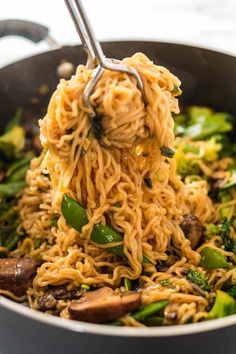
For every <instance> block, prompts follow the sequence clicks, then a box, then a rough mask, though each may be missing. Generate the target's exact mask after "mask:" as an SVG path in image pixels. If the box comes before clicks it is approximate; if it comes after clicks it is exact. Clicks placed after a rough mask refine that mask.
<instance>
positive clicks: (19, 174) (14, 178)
mask: <svg viewBox="0 0 236 354" xmlns="http://www.w3.org/2000/svg"><path fill="white" fill-rule="evenodd" d="M28 169H29V165H26V166H22V167H20V168H19V169H18V170H17V171H15V172H14V173H13V174H12V175H11V176H10V177H8V179H7V182H19V181H24V180H25V176H26V173H27V171H28Z"/></svg>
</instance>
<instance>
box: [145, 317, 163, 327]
mask: <svg viewBox="0 0 236 354" xmlns="http://www.w3.org/2000/svg"><path fill="white" fill-rule="evenodd" d="M142 323H143V324H144V325H145V326H147V327H160V326H163V325H164V317H158V316H155V317H148V318H146V319H145V320H143V321H142Z"/></svg>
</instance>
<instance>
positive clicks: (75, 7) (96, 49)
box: [65, 0, 146, 117]
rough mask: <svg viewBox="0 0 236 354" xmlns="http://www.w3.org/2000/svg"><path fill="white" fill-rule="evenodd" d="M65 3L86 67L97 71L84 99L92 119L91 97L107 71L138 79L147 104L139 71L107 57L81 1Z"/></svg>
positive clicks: (87, 87) (71, 0)
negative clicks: (84, 55)
mask: <svg viewBox="0 0 236 354" xmlns="http://www.w3.org/2000/svg"><path fill="white" fill-rule="evenodd" d="M65 3H66V6H67V8H68V10H69V12H70V15H71V17H72V19H73V22H74V25H75V27H76V29H77V31H78V33H79V36H80V39H81V42H82V45H83V48H84V50H85V51H86V53H87V55H88V60H87V65H86V67H87V68H88V69H95V71H94V73H93V75H92V77H91V79H90V81H89V82H88V83H87V85H86V87H85V90H84V97H83V98H84V103H85V106H86V107H87V108H89V110H90V112H91V113H90V114H91V117H94V116H95V111H94V109H93V107H92V106H91V104H90V101H89V99H90V95H91V93H92V91H93V89H94V87H95V85H96V84H97V82H98V80H99V78H100V77H101V75H102V73H103V71H104V70H105V69H108V70H112V71H120V72H124V73H127V74H129V75H132V76H133V77H134V78H135V79H136V81H137V86H138V88H139V89H140V91H141V92H142V96H143V100H144V102H145V103H146V96H145V92H144V87H143V82H142V79H141V77H140V75H139V74H138V72H137V70H136V69H134V68H128V67H127V66H125V65H123V64H121V62H120V61H119V60H117V59H110V58H106V57H105V55H104V53H103V50H102V48H101V45H100V43H99V42H98V40H97V39H96V38H95V35H94V32H93V29H92V27H91V24H90V22H89V19H88V17H87V15H86V13H85V10H84V7H83V5H82V2H81V0H65Z"/></svg>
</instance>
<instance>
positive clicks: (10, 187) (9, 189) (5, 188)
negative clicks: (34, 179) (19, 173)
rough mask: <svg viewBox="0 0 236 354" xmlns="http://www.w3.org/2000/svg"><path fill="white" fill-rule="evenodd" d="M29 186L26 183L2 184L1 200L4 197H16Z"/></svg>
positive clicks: (0, 189) (0, 186)
mask: <svg viewBox="0 0 236 354" xmlns="http://www.w3.org/2000/svg"><path fill="white" fill-rule="evenodd" d="M26 186H27V183H26V182H24V181H21V182H12V183H1V184H0V198H4V197H14V196H15V195H16V194H17V193H19V192H20V191H22V190H23V189H24V188H25V187H26Z"/></svg>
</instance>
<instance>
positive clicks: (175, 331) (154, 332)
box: [0, 38, 236, 338]
mask: <svg viewBox="0 0 236 354" xmlns="http://www.w3.org/2000/svg"><path fill="white" fill-rule="evenodd" d="M121 41H122V42H144V43H153V44H154V43H157V44H162V45H165V44H166V45H168V46H171V45H175V46H180V47H190V48H191V49H197V50H203V51H207V52H211V53H216V54H222V55H224V56H227V57H231V58H233V59H235V60H236V56H235V55H233V54H232V53H229V52H227V51H222V50H216V49H214V48H208V47H207V46H198V45H195V44H191V43H188V42H181V41H176V42H172V41H162V40H160V41H155V40H154V39H151V40H150V39H132V38H131V39H125V40H122V39H115V40H109V39H106V40H103V41H102V42H101V43H115V42H121ZM75 46H81V45H80V44H69V45H62V46H61V47H60V48H57V49H52V50H49V51H45V52H41V53H37V54H34V55H32V56H29V57H26V58H22V59H20V60H18V61H14V62H11V63H10V64H8V65H4V66H3V67H0V73H1V71H2V70H4V69H6V68H10V67H11V66H13V65H14V64H16V63H21V62H23V61H26V60H28V59H32V58H36V57H38V56H42V55H44V54H46V53H54V52H56V51H60V50H61V49H63V48H66V47H67V48H68V47H75ZM0 306H2V307H4V308H5V309H7V310H9V311H11V312H14V313H16V314H18V315H20V316H22V317H24V318H28V319H31V320H33V321H36V322H41V323H45V324H47V325H49V326H54V327H58V328H62V329H65V330H68V331H72V332H77V333H83V334H94V335H103V336H115V337H131V338H132V337H142V338H148V337H152V338H154V337H156V338H161V337H176V336H184V335H193V334H199V333H203V332H210V331H214V330H220V329H223V328H227V327H229V326H233V325H236V314H234V315H231V316H228V317H223V318H221V319H215V320H209V321H204V322H199V323H193V324H183V325H173V326H166V327H148V328H134V327H116V326H108V325H103V324H93V323H87V322H80V321H74V320H71V319H63V318H58V317H55V316H53V315H49V314H45V313H42V312H39V311H36V310H33V309H30V308H27V307H25V306H23V305H22V304H20V303H16V302H14V301H13V300H10V299H8V298H5V297H3V296H0Z"/></svg>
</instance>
